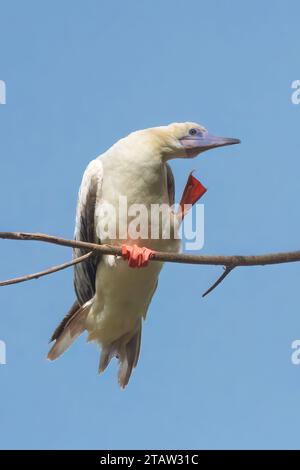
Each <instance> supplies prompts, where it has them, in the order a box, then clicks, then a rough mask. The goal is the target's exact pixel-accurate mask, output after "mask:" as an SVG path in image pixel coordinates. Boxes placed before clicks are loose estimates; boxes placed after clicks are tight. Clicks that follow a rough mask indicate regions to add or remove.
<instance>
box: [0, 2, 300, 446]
mask: <svg viewBox="0 0 300 470" xmlns="http://www.w3.org/2000/svg"><path fill="white" fill-rule="evenodd" d="M299 15H300V5H299V2H298V1H296V0H295V1H294V0H290V1H289V2H282V1H277V0H272V1H267V0H265V1H261V0H259V1H258V0H252V1H247V2H240V1H238V0H231V1H227V2H224V1H221V0H219V1H217V0H210V1H209V2H207V1H200V0H198V1H196V0H189V1H176V2H174V1H171V0H164V1H158V0H152V1H151V2H150V1H144V0H128V1H126V2H123V1H120V0H119V1H111V2H104V1H98V0H85V1H76V2H72V1H70V0H68V1H67V0H65V1H58V0H56V1H51V2H50V1H47V2H39V1H37V0H36V1H33V0H26V2H25V1H21V0H19V1H15V0H9V1H8V0H1V1H0V79H1V80H4V81H5V82H6V86H7V104H6V105H0V155H1V159H0V230H5V231H6V230H7V231H8V230H23V231H25V230H27V231H40V232H46V233H50V234H57V235H60V236H65V237H68V238H70V237H72V234H73V225H74V211H75V204H76V197H77V190H78V186H79V183H80V180H81V176H82V173H83V170H84V168H85V166H86V165H87V163H88V162H89V160H91V159H92V158H94V157H95V156H97V155H98V154H100V153H101V152H103V151H104V150H105V149H107V148H108V147H109V146H110V145H111V144H112V143H113V142H114V141H115V140H117V139H118V138H120V137H122V136H124V135H126V134H127V133H128V132H130V131H132V130H135V129H139V128H144V127H150V126H155V125H162V124H167V123H169V122H173V121H186V120H193V121H197V122H200V123H202V124H204V125H205V126H206V127H207V128H208V129H209V130H211V131H212V132H213V133H216V134H219V135H225V136H230V137H238V138H240V139H241V140H242V145H240V146H235V147H232V148H231V147H228V148H224V149H217V150H214V151H211V152H208V153H206V154H204V155H203V156H202V157H199V158H198V159H196V160H193V161H183V160H177V161H176V162H173V163H172V167H173V169H174V172H175V178H176V185H177V191H178V194H179V192H181V191H182V188H183V186H184V183H185V180H186V177H187V175H188V173H189V171H190V170H192V169H195V175H196V176H197V177H198V178H200V180H201V181H202V182H203V184H205V185H206V186H207V187H208V192H207V193H206V195H205V196H204V198H203V202H204V203H205V224H206V225H205V246H204V249H203V250H202V253H210V254H253V253H263V252H266V251H270V252H272V251H280V250H296V249H299V248H300V245H299V243H300V242H299V231H300V219H299V171H300V163H299V122H300V105H299V106H296V105H293V104H292V102H291V94H292V90H291V83H292V81H293V80H296V79H300V70H299V57H300V51H299ZM70 256H71V252H70V250H69V249H68V248H62V247H57V246H48V245H42V244H38V243H34V242H32V243H31V242H24V243H23V242H13V241H1V242H0V260H1V262H0V278H1V279H5V278H8V277H13V276H15V275H20V274H25V273H29V272H34V271H37V270H40V269H43V268H45V267H48V266H51V265H53V264H56V263H60V262H63V261H65V260H68V259H69V258H70ZM220 272H221V269H220V268H214V267H200V266H184V265H177V266H176V265H170V264H169V265H166V266H165V268H164V270H163V273H162V274H161V278H160V286H159V289H158V291H157V295H156V296H155V299H154V300H153V302H152V304H151V307H150V310H149V312H148V318H147V322H146V324H144V330H143V340H142V353H141V357H140V362H139V365H138V368H137V369H136V370H135V371H134V374H133V377H132V379H131V382H130V384H129V386H128V388H127V389H126V390H125V392H122V391H120V390H119V388H118V386H117V381H116V371H117V363H116V361H114V363H113V364H111V366H110V367H109V369H108V370H107V372H106V373H105V374H104V375H102V376H98V375H97V367H98V357H99V353H98V351H97V348H96V346H95V345H93V344H86V342H85V338H84V337H81V338H80V339H79V340H78V341H77V342H76V344H74V346H73V347H72V349H70V350H69V351H68V353H66V355H65V356H63V357H62V358H61V359H60V360H58V361H57V362H54V363H49V362H47V361H46V353H47V350H48V344H47V342H48V339H49V337H50V335H51V333H52V330H53V329H54V327H55V326H56V325H57V323H58V322H59V321H60V319H61V318H62V316H63V315H64V313H65V312H66V311H67V309H68V307H69V305H70V304H71V302H72V301H73V297H74V294H73V288H72V272H71V270H65V271H63V272H61V273H58V274H55V275H53V276H49V277H46V278H44V279H41V280H38V281H32V282H30V283H24V284H20V285H18V286H10V287H2V288H1V293H0V295H1V297H0V300H1V312H0V339H1V340H3V341H5V342H6V345H7V365H0V390H1V400H0V423H1V425H0V428H1V430H0V433H1V435H0V446H1V448H26V449H29V448H50V449H53V448H61V449H65V448H70V449H76V448H82V449H90V448H98V449H102V448H124V449H128V448H146V449H153V448H158V449H164V448H186V449H188V448H201V449H202V448H203V449H215V448H226V449H227V448H265V447H266V448H299V447H300V446H299V443H300V437H299V421H300V366H295V365H293V364H292V363H291V353H292V349H291V343H292V341H293V340H295V339H300V297H299V275H300V265H299V264H294V265H282V266H273V267H261V268H245V269H244V268H241V269H236V270H235V271H234V272H233V273H232V274H231V275H230V276H229V277H228V278H227V280H226V281H225V282H224V283H223V284H222V285H221V286H220V287H219V288H218V289H217V290H216V291H215V292H213V293H212V294H211V295H210V296H208V297H207V298H205V299H202V298H201V293H202V292H203V291H204V290H205V289H207V288H208V286H209V285H210V284H211V283H212V282H213V281H214V280H215V279H216V277H217V276H218V275H219V274H220Z"/></svg>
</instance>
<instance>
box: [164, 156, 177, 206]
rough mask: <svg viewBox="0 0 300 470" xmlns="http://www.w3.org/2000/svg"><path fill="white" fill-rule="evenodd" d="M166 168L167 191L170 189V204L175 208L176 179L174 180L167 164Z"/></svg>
mask: <svg viewBox="0 0 300 470" xmlns="http://www.w3.org/2000/svg"><path fill="white" fill-rule="evenodd" d="M166 168H167V189H168V195H169V204H170V206H173V205H174V204H175V179H174V175H173V171H172V169H171V167H170V165H169V164H168V163H167V164H166Z"/></svg>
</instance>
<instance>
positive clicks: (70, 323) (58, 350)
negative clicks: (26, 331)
mask: <svg viewBox="0 0 300 470" xmlns="http://www.w3.org/2000/svg"><path fill="white" fill-rule="evenodd" d="M92 303H93V299H91V300H89V301H88V302H86V303H85V304H83V305H82V306H80V305H79V304H78V302H75V303H74V304H73V305H72V307H71V309H70V311H69V313H68V314H67V315H66V316H65V318H64V319H63V320H62V322H61V323H60V324H59V325H58V327H57V328H56V330H55V331H54V333H53V335H52V337H51V340H50V342H51V341H55V343H54V344H53V346H52V348H51V349H50V351H49V353H48V356H47V357H48V359H49V360H50V361H54V359H57V358H58V357H59V356H61V355H62V354H63V353H64V352H65V351H66V350H67V349H68V348H69V347H70V346H71V344H72V343H73V342H74V341H75V339H76V338H77V337H78V336H79V335H81V333H83V332H84V330H85V329H86V318H87V315H88V313H89V311H90V308H91V306H92Z"/></svg>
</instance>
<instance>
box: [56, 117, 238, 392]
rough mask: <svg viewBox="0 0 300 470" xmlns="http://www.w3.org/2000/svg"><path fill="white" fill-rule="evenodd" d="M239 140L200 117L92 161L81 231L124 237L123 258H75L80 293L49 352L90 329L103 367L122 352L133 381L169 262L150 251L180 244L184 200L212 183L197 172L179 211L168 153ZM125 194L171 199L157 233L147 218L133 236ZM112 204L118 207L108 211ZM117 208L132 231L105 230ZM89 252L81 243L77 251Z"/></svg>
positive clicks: (86, 237) (137, 199)
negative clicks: (217, 133) (212, 129)
mask: <svg viewBox="0 0 300 470" xmlns="http://www.w3.org/2000/svg"><path fill="white" fill-rule="evenodd" d="M236 143H239V140H238V139H231V138H221V137H214V136H211V135H210V134H208V132H207V130H206V129H205V128H204V127H203V126H201V125H199V124H196V123H192V122H186V123H174V124H170V125H168V126H162V127H155V128H150V129H145V130H141V131H136V132H133V133H131V134H130V135H129V136H127V137H125V138H123V139H121V140H119V141H118V142H117V143H115V144H114V145H113V146H112V147H111V148H110V149H109V150H107V151H106V152H105V153H103V154H102V155H100V156H99V157H98V158H96V159H95V160H93V161H91V162H90V164H89V165H88V167H87V169H86V170H85V173H84V175H83V179H82V183H81V186H80V190H79V196H78V203H77V213H76V226H75V239H76V240H81V241H86V242H93V243H101V242H102V243H108V244H111V245H119V246H120V245H121V246H122V253H123V259H122V257H115V256H112V255H104V256H97V257H93V258H90V259H89V260H87V261H85V262H83V263H81V264H77V265H76V266H75V268H74V269H75V271H74V287H75V292H76V296H77V300H76V302H75V303H74V304H73V306H72V307H71V309H70V311H69V313H68V314H67V316H66V317H65V318H64V319H63V320H62V322H61V323H60V325H59V326H58V327H57V329H56V330H55V332H54V334H53V336H52V338H51V341H55V343H54V345H53V346H52V348H51V350H50V351H49V354H48V358H49V359H50V360H54V359H56V358H57V357H58V356H60V355H61V354H62V353H63V352H65V350H66V349H67V348H68V347H69V346H70V345H71V344H72V343H73V341H74V340H75V339H76V338H77V337H78V336H79V335H80V334H81V333H83V332H84V331H85V330H87V332H88V341H91V340H93V341H96V342H97V343H98V344H99V345H100V347H101V348H102V353H101V358H100V364H99V372H102V371H104V370H105V368H106V367H107V365H108V364H109V362H110V360H111V359H112V358H113V357H114V356H115V357H117V358H118V359H119V362H120V368H119V384H120V386H121V387H122V388H124V387H125V386H126V385H127V383H128V381H129V378H130V375H131V372H132V369H133V368H134V367H135V366H136V365H137V361H138V357H139V352H140V344H141V330H142V321H143V319H145V317H146V314H147V310H148V307H149V304H150V302H151V299H152V296H153V294H154V292H155V289H156V286H157V282H158V276H159V273H160V271H161V268H162V264H163V263H160V262H157V261H155V262H151V261H149V258H151V253H152V251H153V250H159V251H170V252H178V251H179V250H180V243H179V241H178V239H177V237H176V233H177V230H178V227H179V225H180V222H181V219H182V218H183V216H184V215H185V212H184V205H185V204H194V203H195V202H196V201H197V200H198V199H199V198H200V197H201V196H202V195H203V194H204V192H205V191H206V189H205V188H204V187H203V186H202V185H201V183H200V182H199V181H198V180H196V178H194V177H193V176H191V175H190V177H189V179H188V182H187V185H186V187H185V190H184V192H183V196H182V199H181V202H180V208H181V212H180V211H179V213H177V214H176V216H175V217H174V211H173V207H172V206H173V204H174V177H173V173H172V170H171V167H170V166H169V164H168V160H171V159H173V158H180V157H181V158H192V157H195V156H196V155H198V154H199V153H201V152H203V151H205V150H208V149H212V148H215V147H220V146H224V145H231V144H236ZM121 197H123V198H124V197H126V202H127V206H128V207H134V206H132V205H134V204H143V207H145V208H146V209H147V210H148V211H150V210H151V207H152V206H151V205H153V204H165V205H167V208H168V209H169V210H167V211H165V212H163V216H162V217H161V221H160V225H159V237H158V238H156V239H154V238H153V237H151V228H153V227H152V226H151V220H148V222H147V223H148V226H147V228H149V231H148V234H147V235H146V236H140V237H138V238H137V239H133V237H132V234H131V233H130V230H129V227H130V221H132V219H133V214H131V215H130V214H129V212H127V211H125V212H124V210H123V211H122V210H121V207H120V204H121V203H120V201H121V199H120V198H121ZM107 207H112V208H114V209H115V211H116V212H115V213H114V214H113V213H109V211H108V213H105V210H106V208H107ZM116 213H118V219H117V229H119V228H120V226H121V224H123V223H125V224H126V225H125V226H127V231H126V233H125V234H123V235H122V236H121V235H120V233H119V231H118V230H117V232H118V233H115V234H113V236H112V235H111V234H108V235H106V238H105V240H104V239H103V234H104V233H106V229H107V226H108V225H109V224H110V223H112V222H113V220H112V218H113V217H114V216H115V214H116ZM168 225H169V226H170V227H171V231H170V233H171V236H170V237H169V239H166V238H163V236H162V232H163V230H164V227H165V226H168ZM101 237H102V239H101ZM84 252H85V251H83V250H82V249H79V248H76V249H74V256H75V257H77V256H80V255H82V254H84ZM126 259H128V263H127V262H125V261H124V260H126ZM148 261H149V262H148ZM132 268H143V269H132Z"/></svg>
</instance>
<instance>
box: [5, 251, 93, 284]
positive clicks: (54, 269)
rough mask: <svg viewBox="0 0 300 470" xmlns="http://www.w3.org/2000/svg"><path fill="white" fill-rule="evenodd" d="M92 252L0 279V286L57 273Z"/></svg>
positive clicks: (85, 257) (80, 260)
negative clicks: (32, 271)
mask: <svg viewBox="0 0 300 470" xmlns="http://www.w3.org/2000/svg"><path fill="white" fill-rule="evenodd" d="M93 254H94V253H93V251H89V253H86V254H85V255H82V256H79V257H78V258H74V259H73V260H72V261H68V262H67V263H63V264H58V265H57V266H53V267H52V268H48V269H45V270H44V271H40V272H38V273H34V274H26V275H25V276H20V277H14V278H13V279H7V280H6V281H0V287H1V286H9V285H11V284H19V282H25V281H31V280H32V279H38V278H39V277H42V276H47V275H48V274H52V273H57V271H61V270H62V269H66V268H69V267H70V266H74V264H78V263H82V261H85V260H86V259H88V258H90V256H92V255H93Z"/></svg>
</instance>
